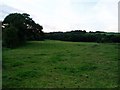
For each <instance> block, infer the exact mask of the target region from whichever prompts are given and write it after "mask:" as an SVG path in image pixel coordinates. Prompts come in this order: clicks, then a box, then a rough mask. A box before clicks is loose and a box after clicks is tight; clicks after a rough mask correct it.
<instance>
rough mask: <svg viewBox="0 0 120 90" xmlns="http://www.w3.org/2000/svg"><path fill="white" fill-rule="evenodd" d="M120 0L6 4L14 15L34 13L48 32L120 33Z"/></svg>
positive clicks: (6, 0)
mask: <svg viewBox="0 0 120 90" xmlns="http://www.w3.org/2000/svg"><path fill="white" fill-rule="evenodd" d="M118 1H119V0H3V1H2V3H3V4H4V5H7V6H9V7H8V8H9V9H10V10H12V9H11V7H12V8H15V9H16V10H13V11H11V12H15V11H18V12H21V11H22V12H26V13H28V14H30V15H31V17H32V18H33V20H35V21H36V22H37V23H39V24H41V25H43V27H44V31H45V32H49V31H70V30H74V29H84V30H87V31H89V30H92V31H96V30H102V31H103V30H104V31H118V29H117V24H118V23H117V20H118V11H117V8H118V7H117V5H118ZM2 8H3V7H2ZM9 9H8V10H6V9H4V12H2V13H9ZM6 11H8V12H6ZM3 15H4V14H3ZM0 17H3V16H0Z"/></svg>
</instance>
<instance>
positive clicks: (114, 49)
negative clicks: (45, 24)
mask: <svg viewBox="0 0 120 90" xmlns="http://www.w3.org/2000/svg"><path fill="white" fill-rule="evenodd" d="M2 57H3V73H2V74H3V75H2V78H3V82H2V84H3V88H114V87H117V86H118V85H117V84H118V45H117V44H113V43H88V42H65V41H54V40H45V41H28V42H27V44H26V45H24V46H22V47H19V48H15V49H8V48H3V56H2Z"/></svg>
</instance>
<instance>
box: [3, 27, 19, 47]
mask: <svg viewBox="0 0 120 90" xmlns="http://www.w3.org/2000/svg"><path fill="white" fill-rule="evenodd" d="M3 45H5V46H7V47H8V48H15V47H17V46H19V45H20V43H19V37H18V29H17V28H15V27H14V26H12V25H10V27H7V28H5V29H4V31H3Z"/></svg>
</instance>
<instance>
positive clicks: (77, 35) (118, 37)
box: [44, 30, 120, 43]
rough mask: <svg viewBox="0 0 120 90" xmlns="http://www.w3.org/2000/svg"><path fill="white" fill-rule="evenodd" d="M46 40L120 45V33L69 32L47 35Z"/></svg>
mask: <svg viewBox="0 0 120 90" xmlns="http://www.w3.org/2000/svg"><path fill="white" fill-rule="evenodd" d="M44 38H45V39H50V40H61V41H73V42H99V43H105V42H106V43H119V42H120V33H107V32H101V31H96V32H91V31H90V32H86V31H85V30H74V31H69V32H50V33H45V36H44Z"/></svg>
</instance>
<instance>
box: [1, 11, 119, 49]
mask: <svg viewBox="0 0 120 90" xmlns="http://www.w3.org/2000/svg"><path fill="white" fill-rule="evenodd" d="M45 39H49V40H61V41H73V42H99V43H105V42H107V43H120V33H107V32H101V31H96V32H92V31H90V32H86V31H85V30H72V31H69V32H50V33H44V32H43V26H41V25H39V24H38V23H36V22H35V21H34V20H33V19H32V18H31V17H30V15H29V14H27V13H22V14H20V13H11V14H9V15H8V16H6V17H5V19H4V20H3V22H2V43H3V46H5V47H9V48H15V47H17V46H20V45H23V44H24V43H25V42H26V41H28V40H32V41H33V40H45Z"/></svg>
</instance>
